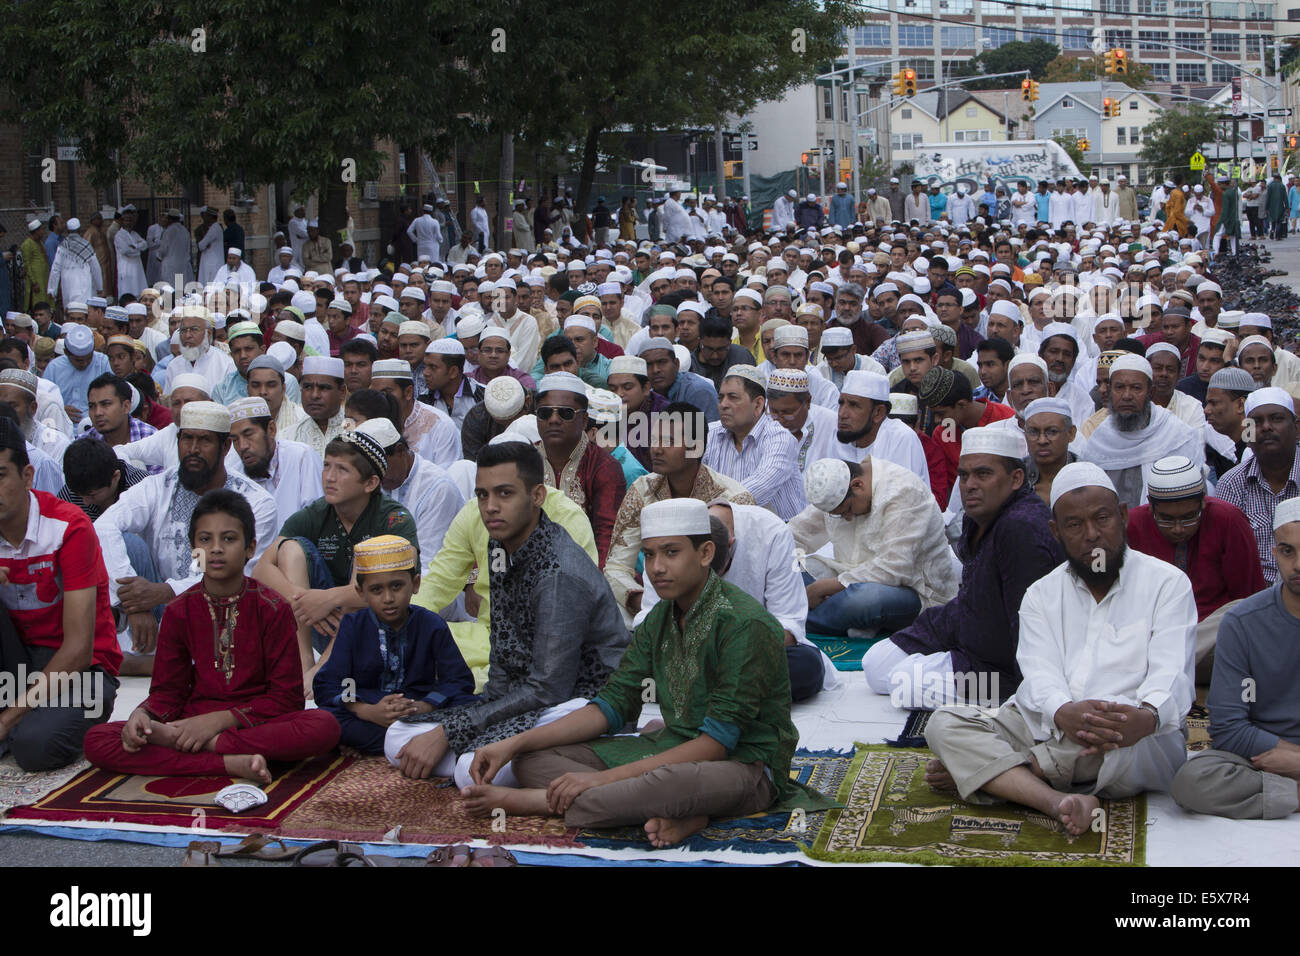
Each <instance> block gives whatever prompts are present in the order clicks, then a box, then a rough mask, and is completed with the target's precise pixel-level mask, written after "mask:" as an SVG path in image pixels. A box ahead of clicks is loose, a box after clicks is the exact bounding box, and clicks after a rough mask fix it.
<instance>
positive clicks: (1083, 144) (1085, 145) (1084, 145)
mask: <svg viewBox="0 0 1300 956" xmlns="http://www.w3.org/2000/svg"><path fill="white" fill-rule="evenodd" d="M1074 145H1076V146H1078V147H1079V152H1081V153H1086V152H1087V151H1088V150H1090V149H1092V143H1090V142H1088V141H1087V140H1086V139H1081V140H1079V141H1078V142H1076V143H1075V144H1074Z"/></svg>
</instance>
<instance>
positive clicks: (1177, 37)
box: [1174, 30, 1205, 53]
mask: <svg viewBox="0 0 1300 956" xmlns="http://www.w3.org/2000/svg"><path fill="white" fill-rule="evenodd" d="M1174 45H1175V46H1180V47H1182V48H1183V50H1195V51H1196V52H1198V53H1204V52H1205V34H1204V33H1200V32H1199V31H1192V30H1175V31H1174ZM1180 52H1181V51H1180Z"/></svg>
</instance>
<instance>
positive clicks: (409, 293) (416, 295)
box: [401, 283, 491, 302]
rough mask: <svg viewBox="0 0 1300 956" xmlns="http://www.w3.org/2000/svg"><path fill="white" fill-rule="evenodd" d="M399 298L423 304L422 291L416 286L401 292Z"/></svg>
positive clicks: (423, 296)
mask: <svg viewBox="0 0 1300 956" xmlns="http://www.w3.org/2000/svg"><path fill="white" fill-rule="evenodd" d="M486 284H487V283H484V285H486ZM489 291H491V290H489ZM401 298H403V299H415V300H416V301H417V302H424V301H425V295H424V290H423V289H421V288H419V287H418V286H409V287H407V288H405V289H403V290H402V295H401Z"/></svg>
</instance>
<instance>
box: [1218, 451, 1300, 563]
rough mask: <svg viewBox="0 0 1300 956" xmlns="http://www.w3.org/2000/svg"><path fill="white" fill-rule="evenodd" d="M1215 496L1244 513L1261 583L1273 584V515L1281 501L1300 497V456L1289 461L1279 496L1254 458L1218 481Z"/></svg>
mask: <svg viewBox="0 0 1300 956" xmlns="http://www.w3.org/2000/svg"><path fill="white" fill-rule="evenodd" d="M1214 494H1215V497H1216V498H1219V499H1220V500H1222V501H1226V502H1228V503H1229V504H1233V505H1236V506H1237V507H1238V508H1240V509H1241V510H1242V511H1243V512H1245V514H1246V518H1247V520H1249V521H1250V529H1251V530H1252V531H1254V532H1255V544H1256V545H1258V547H1259V563H1260V565H1261V567H1263V569H1264V580H1266V581H1268V582H1269V583H1270V584H1272V583H1273V582H1274V581H1276V580H1277V560H1276V559H1275V558H1274V557H1273V512H1274V511H1276V510H1277V506H1278V505H1279V504H1280V503H1281V502H1283V501H1286V500H1287V499H1288V498H1295V497H1297V496H1300V454H1297V455H1296V456H1295V459H1294V460H1293V461H1292V462H1291V474H1290V475H1288V476H1287V479H1286V484H1285V485H1283V487H1282V491H1281V493H1280V494H1274V493H1273V489H1272V488H1270V487H1269V486H1268V482H1266V481H1264V479H1263V476H1261V475H1260V473H1259V460H1258V459H1257V458H1255V456H1253V455H1252V456H1251V457H1250V459H1249V460H1248V461H1246V462H1243V463H1242V464H1240V465H1238V466H1237V467H1236V468H1233V469H1232V470H1230V471H1229V472H1228V473H1227V474H1225V475H1224V476H1223V477H1222V478H1220V479H1219V486H1218V488H1217V489H1216V490H1215V492H1214Z"/></svg>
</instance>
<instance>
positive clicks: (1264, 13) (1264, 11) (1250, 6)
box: [1241, 3, 1273, 20]
mask: <svg viewBox="0 0 1300 956" xmlns="http://www.w3.org/2000/svg"><path fill="white" fill-rule="evenodd" d="M1241 19H1243V20H1272V19H1273V4H1271V3H1243V4H1241Z"/></svg>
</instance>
